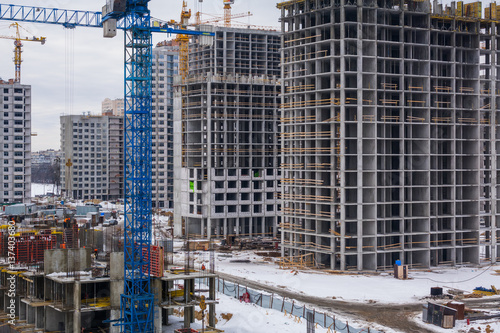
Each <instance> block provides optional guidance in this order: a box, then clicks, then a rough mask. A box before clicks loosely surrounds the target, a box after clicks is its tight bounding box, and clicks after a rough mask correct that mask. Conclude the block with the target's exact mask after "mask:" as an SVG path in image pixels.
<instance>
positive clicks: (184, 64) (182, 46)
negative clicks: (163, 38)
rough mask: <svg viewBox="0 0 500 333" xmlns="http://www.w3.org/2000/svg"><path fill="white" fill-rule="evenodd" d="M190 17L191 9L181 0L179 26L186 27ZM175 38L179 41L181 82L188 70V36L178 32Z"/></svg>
mask: <svg viewBox="0 0 500 333" xmlns="http://www.w3.org/2000/svg"><path fill="white" fill-rule="evenodd" d="M190 18H191V9H189V10H188V9H187V3H186V1H185V0H184V1H182V11H181V22H180V24H179V28H180V29H186V28H187V26H188V25H189V19H190ZM176 39H177V41H178V42H179V75H180V76H181V78H182V83H185V81H186V77H187V75H188V72H189V36H188V35H183V34H180V35H177V38H176Z"/></svg>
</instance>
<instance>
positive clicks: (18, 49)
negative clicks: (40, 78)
mask: <svg viewBox="0 0 500 333" xmlns="http://www.w3.org/2000/svg"><path fill="white" fill-rule="evenodd" d="M10 27H11V28H12V27H15V28H16V36H15V37H12V36H0V38H2V39H13V40H14V65H15V67H16V76H15V79H14V81H15V82H21V62H22V59H21V53H22V52H23V51H22V47H23V43H22V42H40V43H41V44H42V45H43V44H45V40H46V38H45V37H35V36H33V37H32V38H28V37H21V34H20V32H19V28H22V27H21V26H20V25H19V24H18V23H17V22H14V23H12V24H11V25H10Z"/></svg>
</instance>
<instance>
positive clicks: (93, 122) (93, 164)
mask: <svg viewBox="0 0 500 333" xmlns="http://www.w3.org/2000/svg"><path fill="white" fill-rule="evenodd" d="M61 150H62V159H61V187H62V188H63V189H64V193H65V194H66V195H67V196H69V197H73V198H75V199H83V200H89V199H98V200H115V199H119V198H123V195H124V187H123V165H124V161H123V117H116V116H101V115H90V113H89V114H83V115H71V116H61Z"/></svg>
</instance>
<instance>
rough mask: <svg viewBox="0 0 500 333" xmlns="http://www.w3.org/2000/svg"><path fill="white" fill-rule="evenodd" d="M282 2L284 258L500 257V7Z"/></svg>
mask: <svg viewBox="0 0 500 333" xmlns="http://www.w3.org/2000/svg"><path fill="white" fill-rule="evenodd" d="M455 4H456V6H455ZM278 8H280V9H281V24H282V30H283V36H282V38H283V43H282V56H283V60H282V67H281V68H282V74H283V79H282V82H283V86H282V89H283V104H282V113H281V117H282V131H281V132H282V133H281V135H282V149H283V153H282V173H283V178H282V229H281V235H282V252H283V253H282V254H283V255H286V256H289V257H290V258H291V260H298V259H299V258H301V259H302V260H304V261H305V260H306V259H307V260H309V261H310V262H311V263H312V264H314V265H316V266H319V267H327V268H331V269H341V270H348V269H353V270H384V269H389V268H391V267H392V265H393V264H394V263H395V262H396V261H397V260H400V261H401V262H402V263H403V264H407V265H410V267H415V268H424V267H425V268H427V267H436V266H442V265H467V264H473V265H481V264H491V263H495V262H497V261H498V259H499V250H500V242H499V239H500V220H499V219H498V217H499V215H498V205H499V201H498V197H499V195H500V187H499V185H498V181H497V179H498V176H499V172H498V163H499V155H498V149H500V141H499V137H500V136H499V133H500V131H499V130H500V128H499V125H498V124H499V122H498V117H499V116H500V113H499V107H498V105H499V103H500V95H499V85H500V75H499V74H500V66H499V63H498V62H497V60H496V59H497V58H498V56H499V54H500V53H499V50H500V48H499V47H498V45H499V42H500V38H499V37H498V35H499V31H500V30H499V27H500V24H499V21H498V20H497V18H500V16H499V15H498V14H497V11H496V8H495V5H494V4H493V5H491V6H490V7H488V8H486V9H485V16H484V17H482V10H481V2H474V3H470V4H464V3H463V2H457V3H455V2H451V6H445V7H444V8H443V5H440V4H437V2H435V3H434V4H432V5H431V3H430V2H429V1H392V0H378V1H376V0H357V1H348V0H305V1H304V0H302V1H299V0H293V1H286V2H283V3H280V4H278ZM304 255H307V256H308V258H305V257H304ZM301 256H302V257H301Z"/></svg>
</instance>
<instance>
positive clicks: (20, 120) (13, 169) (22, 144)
mask: <svg viewBox="0 0 500 333" xmlns="http://www.w3.org/2000/svg"><path fill="white" fill-rule="evenodd" d="M0 108H1V111H0V122H1V124H2V135H1V136H0V146H1V147H2V150H1V151H2V153H1V154H0V184H1V185H0V203H13V202H19V203H20V202H29V200H30V199H31V86H29V85H24V84H20V83H14V81H13V80H10V81H2V80H0Z"/></svg>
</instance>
